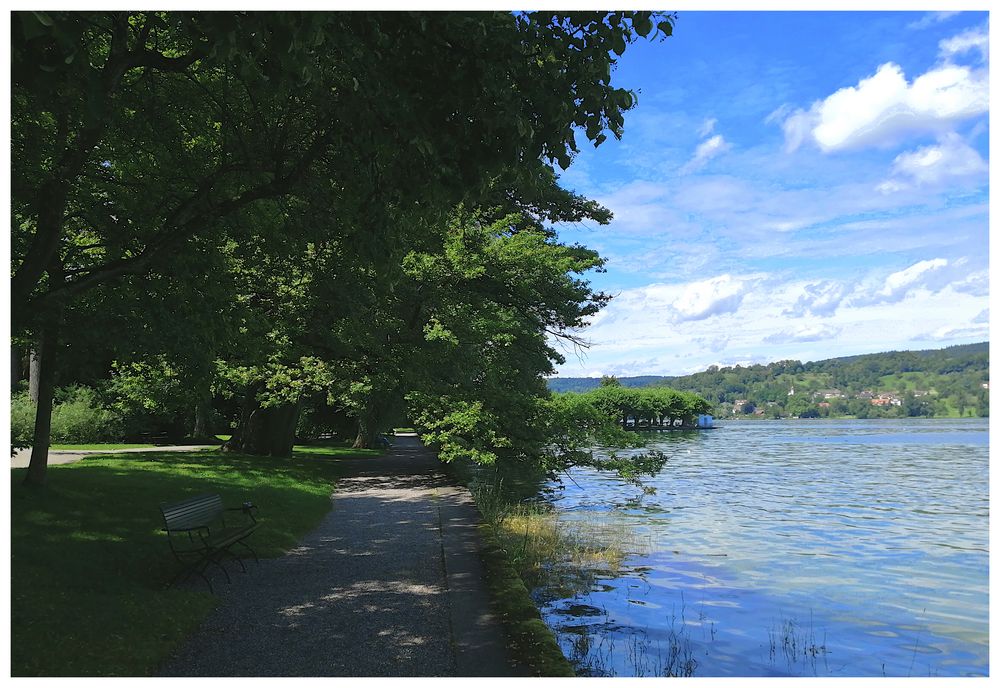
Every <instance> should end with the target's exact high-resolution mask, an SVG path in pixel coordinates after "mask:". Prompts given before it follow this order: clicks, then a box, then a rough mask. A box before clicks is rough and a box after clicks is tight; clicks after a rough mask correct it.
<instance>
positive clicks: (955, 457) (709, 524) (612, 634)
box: [535, 419, 989, 676]
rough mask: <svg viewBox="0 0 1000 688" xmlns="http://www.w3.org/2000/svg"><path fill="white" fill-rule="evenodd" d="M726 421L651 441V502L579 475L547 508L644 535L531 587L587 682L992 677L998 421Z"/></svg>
mask: <svg viewBox="0 0 1000 688" xmlns="http://www.w3.org/2000/svg"><path fill="white" fill-rule="evenodd" d="M719 425H720V427H719V428H718V429H715V430H709V431H702V432H685V433H662V434H660V435H659V436H657V437H655V438H654V440H653V444H652V446H654V447H656V448H659V449H661V450H663V451H664V452H665V453H667V454H668V455H669V456H670V461H669V462H668V464H667V466H666V468H665V469H664V470H663V472H662V473H661V474H660V475H659V476H657V477H656V478H654V479H653V480H651V481H649V484H650V485H651V486H655V487H656V490H657V491H656V493H655V494H651V495H642V491H641V490H638V489H637V488H636V487H635V486H634V485H629V484H627V483H625V482H623V481H622V480H620V479H618V478H617V477H616V476H614V475H605V474H599V473H597V472H595V471H592V470H584V469H574V470H573V471H571V473H570V475H569V479H566V480H564V481H562V482H563V487H562V488H561V489H559V490H557V491H556V492H555V494H554V495H553V496H551V497H549V500H550V501H551V502H552V504H553V505H554V506H555V508H556V509H557V511H558V513H559V518H560V519H561V520H563V521H567V522H570V523H572V522H579V523H580V524H584V523H587V524H593V523H594V522H595V521H597V522H600V523H606V524H613V525H615V526H616V527H621V525H622V524H625V525H626V526H627V527H628V529H629V531H630V532H631V533H633V534H634V539H633V542H632V545H631V546H630V548H631V549H632V551H631V552H630V553H629V556H628V557H627V558H626V559H625V561H624V563H623V565H622V566H621V567H620V569H619V570H618V571H616V572H614V573H611V572H609V571H607V570H605V571H603V572H602V571H596V572H591V573H592V574H593V575H594V576H595V577H594V578H592V579H590V580H589V581H588V582H587V584H586V586H585V587H584V588H583V589H580V587H579V586H578V587H577V589H576V591H575V594H574V592H567V588H566V586H565V585H563V586H561V587H560V589H554V588H552V589H546V588H541V589H539V590H536V591H535V596H536V600H537V601H538V602H539V604H540V607H541V611H542V615H543V618H544V619H545V620H546V622H547V623H548V624H549V625H550V627H552V628H553V630H554V631H555V632H556V635H557V638H558V640H559V642H560V644H561V646H562V647H563V650H564V651H565V653H566V654H567V656H569V657H571V658H572V660H573V661H574V662H575V663H576V665H577V667H578V669H579V670H580V671H581V673H590V674H592V675H606V676H607V675H613V676H644V675H664V674H666V675H694V676H883V675H885V676H928V675H930V676H983V675H988V673H989V644H988V631H989V625H988V621H989V613H988V607H989V581H988V574H989V523H988V522H989V489H988V488H989V479H988V478H989V476H988V471H989V447H988V442H989V423H988V420H986V419H976V420H971V419H970V420H913V421H901V420H882V421H879V420H858V421H849V420H839V421H838V420H831V421H822V420H816V421H788V422H784V421H760V422H753V421H749V422H729V423H724V422H722V423H719Z"/></svg>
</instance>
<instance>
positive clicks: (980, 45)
mask: <svg viewBox="0 0 1000 688" xmlns="http://www.w3.org/2000/svg"><path fill="white" fill-rule="evenodd" d="M938 49H939V50H940V52H941V54H942V55H943V56H944V57H946V58H949V57H954V56H955V55H961V54H963V53H966V52H968V51H970V50H978V51H979V54H980V56H982V58H983V59H984V60H985V59H987V58H988V57H989V55H990V37H989V33H988V32H987V30H986V29H984V28H972V29H969V30H968V31H966V32H964V33H960V34H958V35H957V36H952V37H951V38H945V39H942V40H941V41H940V42H939V43H938Z"/></svg>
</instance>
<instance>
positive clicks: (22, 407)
mask: <svg viewBox="0 0 1000 688" xmlns="http://www.w3.org/2000/svg"><path fill="white" fill-rule="evenodd" d="M34 430H35V405H34V404H32V403H31V399H30V397H29V396H28V392H26V391H25V392H19V393H17V394H15V395H14V396H12V397H11V399H10V441H11V443H13V444H15V445H19V446H21V447H30V446H31V438H32V434H33V433H34Z"/></svg>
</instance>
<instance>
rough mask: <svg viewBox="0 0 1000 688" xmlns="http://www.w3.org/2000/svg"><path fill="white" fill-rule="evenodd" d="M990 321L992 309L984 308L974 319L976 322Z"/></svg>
mask: <svg viewBox="0 0 1000 688" xmlns="http://www.w3.org/2000/svg"><path fill="white" fill-rule="evenodd" d="M989 321H990V309H989V308H984V309H983V310H982V311H980V313H979V315H977V316H976V317H975V318H973V319H972V322H974V323H988V322H989Z"/></svg>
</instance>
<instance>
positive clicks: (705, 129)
mask: <svg viewBox="0 0 1000 688" xmlns="http://www.w3.org/2000/svg"><path fill="white" fill-rule="evenodd" d="M718 123H719V120H717V119H716V118H715V117H711V118H709V119H706V120H705V121H704V122H702V125H701V127H699V128H698V136H699V137H701V138H705V137H706V136H708V135H709V134H711V133H712V131H714V130H715V125H716V124H718Z"/></svg>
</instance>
